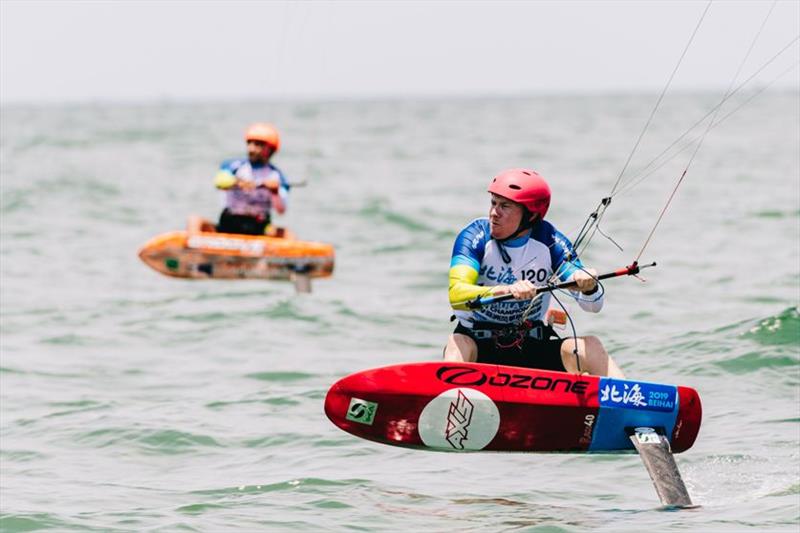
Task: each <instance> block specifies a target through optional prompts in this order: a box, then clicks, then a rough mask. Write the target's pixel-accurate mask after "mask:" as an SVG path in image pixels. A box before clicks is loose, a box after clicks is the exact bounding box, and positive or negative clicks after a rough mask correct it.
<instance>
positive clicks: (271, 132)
mask: <svg viewBox="0 0 800 533" xmlns="http://www.w3.org/2000/svg"><path fill="white" fill-rule="evenodd" d="M244 140H245V141H261V142H264V143H267V146H269V147H271V148H272V151H273V152H277V151H278V148H280V146H281V138H280V136H279V135H278V130H276V129H275V126H273V125H272V124H267V123H265V122H256V123H255V124H251V125H250V126H249V127H248V128H247V131H245V132H244Z"/></svg>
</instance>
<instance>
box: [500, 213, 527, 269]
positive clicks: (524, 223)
mask: <svg viewBox="0 0 800 533" xmlns="http://www.w3.org/2000/svg"><path fill="white" fill-rule="evenodd" d="M522 209H523V211H522V218H521V219H520V221H519V226H517V229H515V230H514V231H513V232H512V233H511V235H509V236H508V237H505V238H504V239H495V241H496V242H497V244H498V245H499V246H498V248H500V257H502V258H503V262H504V263H505V264H509V263H510V262H511V256H510V255H508V252H507V251H506V247H505V246H504V245H505V243H506V242H508V241H510V240H511V239H516V238H518V237H519V236H520V233H522V232H523V231H525V230H529V231H530V230H532V229H533V226H534V224H536V222H538V219H537V220H534V218H533V217H534V215H533V214H531V212H530V211H528V208H527V207H523V208H522Z"/></svg>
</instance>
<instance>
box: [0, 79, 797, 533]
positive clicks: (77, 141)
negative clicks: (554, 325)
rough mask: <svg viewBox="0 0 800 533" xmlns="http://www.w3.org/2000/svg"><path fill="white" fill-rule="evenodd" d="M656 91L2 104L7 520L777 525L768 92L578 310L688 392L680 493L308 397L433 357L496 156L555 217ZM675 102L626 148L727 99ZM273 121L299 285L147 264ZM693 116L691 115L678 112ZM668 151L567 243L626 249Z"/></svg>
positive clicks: (781, 405)
mask: <svg viewBox="0 0 800 533" xmlns="http://www.w3.org/2000/svg"><path fill="white" fill-rule="evenodd" d="M656 97H657V95H649V94H644V95H597V96H539V97H531V98H516V99H460V100H445V99H441V100H437V99H425V100H414V101H401V100H395V101H365V102H360V101H353V102H294V103H278V102H244V103H239V104H232V103H207V104H191V105H189V104H179V103H170V102H164V103H159V104H146V105H145V104H142V105H132V104H131V105H121V104H120V105H88V104H87V105H72V106H66V105H64V106H47V107H31V106H15V107H3V108H2V120H0V133H1V134H2V135H1V137H0V171H1V172H2V174H1V176H0V178H1V179H0V217H1V218H2V220H0V222H1V224H0V283H1V288H0V530H2V531H8V532H17V531H34V530H41V529H50V530H55V531H71V530H75V531H235V530H238V531H254V530H267V531H288V530H304V531H398V530H417V531H476V532H477V531H481V532H482V531H531V532H565V531H586V530H599V531H642V530H656V529H657V530H659V531H688V530H693V531H754V532H755V531H797V527H798V521H800V314H799V313H798V305H799V304H800V244H798V243H800V105H799V102H798V100H799V99H798V94H797V93H796V92H785V93H775V92H773V93H770V92H769V91H768V92H767V93H765V94H762V95H761V96H759V97H758V98H756V99H755V100H753V101H752V102H751V103H750V104H748V105H746V106H745V107H743V108H742V109H741V110H740V111H738V112H736V113H735V114H734V115H732V116H731V117H730V118H729V119H726V120H725V122H723V123H722V124H720V125H719V126H718V127H715V128H713V129H712V130H711V131H710V133H709V134H708V136H707V137H706V139H705V141H704V143H703V145H702V147H701V149H700V151H699V152H698V154H697V157H696V158H695V159H694V160H693V162H692V164H691V167H690V169H689V172H688V174H687V177H686V179H685V181H684V183H683V184H682V185H681V187H680V189H679V190H678V193H677V195H676V197H675V200H674V201H673V203H672V205H671V206H670V208H669V211H668V212H667V214H666V216H665V219H664V221H663V222H662V223H661V225H660V226H659V229H658V230H657V232H656V234H655V236H654V238H653V240H652V242H651V244H650V245H649V246H648V248H647V249H646V251H645V253H644V255H643V257H642V261H643V262H649V261H656V262H657V263H658V266H657V267H656V268H653V269H649V270H646V271H644V273H643V280H637V279H634V278H620V279H614V280H609V281H607V282H606V284H605V289H606V293H607V294H606V306H605V308H604V310H603V311H602V313H600V314H597V315H590V314H585V313H581V312H580V310H577V306H572V310H574V311H575V313H574V319H575V323H576V327H577V328H578V332H579V333H580V334H586V335H589V334H591V335H597V336H599V337H600V338H601V339H602V340H603V342H604V343H605V344H606V346H607V347H608V349H609V351H610V352H611V353H612V354H613V355H614V357H615V359H616V360H617V362H618V363H619V364H620V365H621V366H622V367H623V369H624V370H625V372H626V373H627V374H628V376H630V377H632V378H640V379H643V380H647V381H654V382H660V383H674V384H680V385H686V386H691V387H694V388H696V389H697V390H698V391H699V393H700V396H701V398H702V401H703V410H704V419H703V426H702V428H701V431H700V435H699V438H698V440H697V442H696V444H695V446H694V447H693V448H692V449H691V450H689V451H687V452H685V453H683V454H681V455H679V456H678V457H677V460H678V464H679V467H680V469H681V471H682V473H683V475H684V479H685V481H686V483H687V485H688V488H689V491H690V493H691V495H692V497H693V499H694V500H695V502H696V503H698V504H699V505H700V507H699V508H697V509H693V510H689V511H679V512H666V511H664V510H662V509H661V508H660V507H659V503H658V499H657V497H656V494H655V491H654V490H653V487H652V485H651V482H650V480H649V478H648V475H647V473H646V471H645V470H644V468H643V466H642V465H641V462H640V460H639V459H638V458H637V457H636V456H634V455H625V456H607V455H597V456H594V455H593V456H588V455H514V454H480V453H478V454H467V455H462V454H440V453H428V452H424V451H415V450H407V449H400V448H392V447H388V446H382V445H379V444H375V443H372V442H367V441H362V440H358V439H356V438H355V437H352V436H350V435H348V434H346V433H344V432H342V431H340V430H339V429H337V428H336V427H334V426H333V425H332V424H331V423H330V422H329V421H328V420H327V418H326V417H325V415H324V413H323V400H324V397H325V393H326V391H327V390H328V387H330V385H331V384H332V383H333V382H335V381H336V380H338V379H339V378H341V377H343V376H345V375H347V374H350V373H352V372H356V371H359V370H363V369H366V368H370V367H376V366H383V365H389V364H396V363H402V362H417V361H426V360H436V359H438V358H440V357H441V350H442V346H443V344H444V342H445V340H446V337H447V334H448V333H449V332H450V331H451V330H452V324H451V323H450V322H449V321H448V318H449V316H450V310H449V306H448V302H447V270H448V266H449V259H450V252H451V248H452V244H453V239H454V238H455V235H456V234H457V233H458V231H459V230H460V229H461V228H462V227H463V226H465V225H466V224H467V223H469V222H470V221H471V220H472V219H473V218H475V217H478V216H485V215H486V213H487V210H488V198H487V195H486V193H485V190H486V186H487V183H488V181H489V178H490V177H491V176H492V175H493V174H495V173H497V172H499V171H500V170H503V169H505V168H509V167H514V166H526V167H532V168H535V169H537V170H538V171H539V172H540V173H541V174H543V175H544V176H545V177H546V178H547V179H548V180H549V181H550V183H551V186H552V189H553V194H554V197H553V202H552V207H551V211H550V213H549V215H548V218H549V219H550V220H551V221H552V222H553V223H554V224H555V225H556V226H557V227H559V228H560V229H561V230H562V231H563V232H564V233H566V234H567V235H569V236H572V237H574V236H575V234H576V232H577V230H578V229H579V228H580V226H581V225H582V223H583V221H584V220H585V218H586V216H587V215H588V214H589V213H590V212H591V211H592V210H593V209H594V208H595V207H596V206H597V204H598V202H599V201H600V199H601V198H602V197H604V196H605V195H607V194H608V193H609V192H610V190H611V188H612V186H613V184H614V182H615V181H616V179H617V176H618V174H619V172H620V170H621V169H622V168H623V165H624V163H625V159H626V158H627V156H628V154H629V153H630V150H631V148H632V147H633V145H634V143H635V140H636V138H637V136H638V134H639V132H640V131H641V128H642V126H643V124H644V122H645V121H646V119H647V116H648V115H649V113H650V111H651V109H652V106H653V104H654V102H655V100H656ZM718 99H719V96H718V95H715V94H678V95H670V97H669V98H668V99H667V100H665V102H664V106H663V108H662V109H660V110H659V113H658V114H657V115H656V120H655V121H654V123H653V124H652V126H651V128H650V129H649V131H648V133H647V134H646V135H645V137H644V139H643V141H642V144H641V146H640V148H639V149H638V150H637V152H636V155H635V157H634V159H633V161H632V163H631V169H632V171H635V170H637V169H640V168H642V167H643V166H644V165H646V164H647V163H648V162H649V161H650V160H651V159H652V158H653V157H655V156H656V155H658V153H659V152H661V151H662V150H663V149H664V148H666V147H667V146H668V145H669V144H670V143H672V142H673V141H674V140H675V139H676V138H677V137H678V136H680V135H681V133H683V132H684V130H685V129H686V128H687V127H689V126H690V125H691V124H693V123H694V122H695V121H696V120H697V119H698V118H699V117H701V116H702V115H703V114H705V113H706V112H707V111H708V110H709V109H710V108H712V107H713V106H714V105H715V104H716V103H717V102H718ZM255 120H270V121H273V122H274V123H276V124H277V125H278V126H279V128H280V130H281V132H282V135H283V147H282V150H281V152H280V153H279V154H278V155H277V156H276V158H275V160H274V162H275V163H276V164H277V165H278V166H280V167H281V168H282V169H283V170H284V171H285V172H286V173H287V174H288V175H289V177H290V179H293V180H297V181H299V180H307V182H308V184H307V186H305V187H298V188H295V189H294V190H293V191H292V196H291V199H290V201H291V204H290V206H289V210H288V212H287V214H286V215H285V216H283V217H280V219H279V221H280V222H281V223H283V224H286V225H287V226H289V227H290V228H291V229H292V230H293V231H295V232H296V233H297V234H298V236H299V237H300V238H303V239H308V240H319V241H324V242H330V243H333V244H334V245H335V247H336V253H337V256H336V270H335V272H334V276H333V277H332V278H331V279H328V280H318V281H316V282H315V284H314V291H313V293H312V294H310V295H296V294H294V292H293V290H292V287H291V286H290V285H289V284H284V283H278V282H261V281H189V280H178V279H171V278H167V277H163V276H160V275H159V274H157V273H155V272H154V271H151V270H150V269H149V268H147V267H146V266H145V265H144V264H143V263H141V262H140V261H139V260H138V258H137V257H136V252H137V249H138V247H139V246H140V245H141V244H142V243H144V242H145V241H146V240H147V239H149V238H150V237H152V236H154V235H156V234H159V233H163V232H166V231H170V230H176V229H181V228H183V227H184V225H185V222H186V218H187V216H188V215H190V214H199V215H203V216H206V217H209V218H214V217H216V216H217V214H218V212H219V209H220V198H219V196H218V192H217V191H216V190H215V189H214V188H213V184H212V176H213V174H214V173H215V170H216V167H217V165H218V164H219V162H220V161H221V160H222V159H224V158H228V157H234V156H239V155H242V153H243V149H244V146H243V142H242V140H241V132H242V131H243V129H244V127H245V126H246V125H247V124H248V123H249V122H252V121H255ZM699 132H700V133H702V130H699ZM690 154H691V150H689V151H685V152H683V153H681V154H680V155H679V156H677V157H675V158H674V159H673V160H672V161H670V162H669V163H668V164H667V165H665V166H663V167H661V168H659V169H658V170H657V171H656V172H655V173H653V175H651V176H650V177H648V178H647V179H646V180H644V181H642V182H641V183H640V184H638V185H637V186H635V187H633V188H631V189H629V190H626V191H625V192H624V193H623V194H620V195H619V196H617V197H615V198H614V200H613V202H612V205H611V207H610V208H609V211H608V213H607V215H606V217H605V218H604V220H603V223H602V229H603V231H604V232H605V233H606V234H608V235H609V236H610V237H611V238H613V239H614V241H616V242H617V243H618V244H619V245H620V246H621V247H622V248H623V251H620V250H618V249H617V247H616V246H615V245H614V244H612V243H611V242H610V241H609V240H607V239H605V238H604V237H602V236H600V235H599V234H598V235H597V236H596V237H595V239H594V240H593V241H592V243H591V246H590V247H589V248H588V250H587V251H586V253H585V255H584V262H586V263H588V264H590V265H591V266H593V267H595V268H597V269H598V270H601V271H603V270H611V269H616V268H619V267H622V266H624V265H626V264H628V263H630V261H631V260H632V258H633V257H635V256H636V254H637V253H638V252H639V250H640V248H641V246H642V244H643V242H644V240H645V238H646V236H647V234H648V232H649V230H650V229H651V227H652V225H653V224H654V223H655V220H656V217H657V216H658V212H659V210H660V209H661V207H662V206H663V205H664V202H665V201H666V198H667V196H668V195H669V193H670V191H671V189H672V188H673V186H674V184H675V182H676V180H677V179H678V178H679V177H680V174H681V172H682V170H683V169H684V168H685V166H686V164H687V162H688V160H689V157H690Z"/></svg>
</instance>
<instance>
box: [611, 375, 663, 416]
mask: <svg viewBox="0 0 800 533" xmlns="http://www.w3.org/2000/svg"><path fill="white" fill-rule="evenodd" d="M677 393H678V390H677V388H676V387H674V386H672V385H658V384H657V383H644V382H641V381H628V380H620V379H609V378H600V394H599V399H600V405H601V406H602V407H622V408H624V409H645V410H648V411H673V410H674V409H675V403H676V402H675V400H676V397H677Z"/></svg>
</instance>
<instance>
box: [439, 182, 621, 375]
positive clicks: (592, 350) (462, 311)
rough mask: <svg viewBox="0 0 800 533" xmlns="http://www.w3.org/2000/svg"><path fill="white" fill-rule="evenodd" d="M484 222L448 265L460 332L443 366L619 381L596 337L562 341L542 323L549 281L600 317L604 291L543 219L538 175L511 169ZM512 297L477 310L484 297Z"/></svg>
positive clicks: (496, 186)
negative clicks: (567, 287) (567, 286)
mask: <svg viewBox="0 0 800 533" xmlns="http://www.w3.org/2000/svg"><path fill="white" fill-rule="evenodd" d="M488 192H489V193H490V194H491V206H490V209H489V216H488V218H478V219H475V220H473V221H472V222H471V223H470V224H468V225H467V226H466V227H465V228H464V229H463V230H462V231H461V232H460V233H459V235H458V237H456V241H455V245H454V246H453V254H452V259H451V261H450V274H449V279H450V283H449V297H450V305H451V306H452V307H453V309H454V310H455V317H456V318H457V319H458V325H457V326H456V328H455V330H454V331H453V333H452V334H451V335H450V337H449V339H448V342H447V346H446V347H445V350H444V358H445V360H448V361H459V362H478V363H496V364H503V365H511V366H520V367H528V368H540V369H545V370H555V371H562V372H563V371H567V372H572V373H589V374H593V375H606V376H611V377H617V378H622V377H624V374H623V373H622V371H621V370H620V369H619V367H618V366H617V365H616V363H615V362H614V360H613V359H612V358H611V357H610V356H609V355H608V353H607V352H606V350H605V348H604V347H603V344H602V343H601V342H600V340H599V339H598V338H597V337H594V336H586V337H578V336H577V335H574V336H571V337H567V338H565V339H561V338H559V337H558V336H556V335H555V332H554V331H553V329H552V328H551V327H550V326H549V325H547V324H545V323H544V322H543V319H544V317H545V313H546V312H547V310H548V308H549V304H550V301H551V294H550V293H549V292H544V291H542V292H540V293H539V294H537V287H539V288H541V287H544V286H545V285H546V284H547V283H548V282H549V281H551V280H554V279H555V281H573V282H574V283H575V287H574V289H575V290H574V291H570V292H571V294H572V296H573V297H574V298H575V299H576V300H577V301H578V304H579V305H580V307H581V308H582V309H584V310H585V311H589V312H594V313H596V312H598V311H600V309H601V308H602V307H603V291H602V290H601V287H600V285H598V283H597V279H596V273H595V271H594V270H590V269H587V268H584V266H583V265H582V264H581V261H580V259H579V258H578V257H577V256H576V254H575V251H574V249H573V247H572V244H571V243H570V241H569V239H567V238H566V237H565V236H564V235H563V234H562V233H561V232H559V231H558V230H557V229H555V227H553V225H552V224H550V223H549V222H547V221H546V220H544V217H545V215H546V214H547V210H548V208H549V206H550V187H549V186H548V184H547V182H546V181H545V180H544V179H543V178H542V177H541V176H540V175H539V174H537V173H536V172H535V171H533V170H528V169H521V168H517V169H510V170H506V171H504V172H501V173H500V174H498V175H497V176H496V177H495V178H494V179H493V180H492V182H491V183H490V184H489V189H488ZM504 294H511V295H513V297H514V299H513V300H506V301H503V302H498V303H494V304H490V305H487V306H484V307H480V308H472V307H474V305H471V304H472V302H475V301H476V299H478V298H485V297H487V296H501V295H504Z"/></svg>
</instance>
